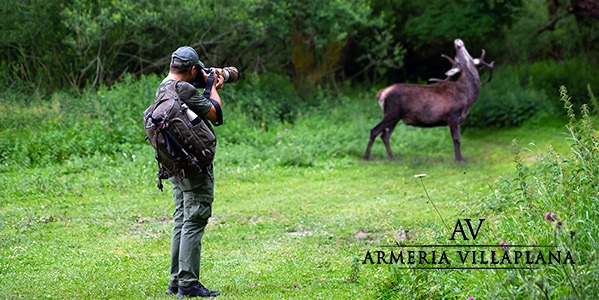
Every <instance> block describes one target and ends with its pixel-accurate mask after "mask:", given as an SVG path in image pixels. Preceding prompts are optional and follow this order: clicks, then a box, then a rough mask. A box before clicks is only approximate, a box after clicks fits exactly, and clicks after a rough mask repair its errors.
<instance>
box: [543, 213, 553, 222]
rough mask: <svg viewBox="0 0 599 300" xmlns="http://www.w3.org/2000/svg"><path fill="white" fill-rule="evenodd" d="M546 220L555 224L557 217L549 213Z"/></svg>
mask: <svg viewBox="0 0 599 300" xmlns="http://www.w3.org/2000/svg"><path fill="white" fill-rule="evenodd" d="M545 220H547V221H549V222H553V221H555V215H554V214H553V213H552V212H548V213H546V214H545Z"/></svg>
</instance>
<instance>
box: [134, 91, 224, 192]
mask: <svg viewBox="0 0 599 300" xmlns="http://www.w3.org/2000/svg"><path fill="white" fill-rule="evenodd" d="M177 83H178V81H177V80H173V83H172V84H170V85H169V86H168V87H167V88H166V91H165V93H164V94H162V96H160V97H158V96H157V98H156V100H155V102H154V103H153V104H152V105H150V106H149V107H148V108H147V109H146V110H145V111H144V124H145V129H146V139H147V140H149V141H150V144H152V147H154V149H155V150H156V160H157V161H158V174H157V176H158V185H157V186H158V188H159V189H160V190H162V179H167V178H169V177H171V176H174V175H177V174H179V173H180V172H181V171H185V170H195V171H198V172H205V171H206V167H207V166H208V165H210V164H211V163H212V161H213V160H214V155H215V153H216V136H215V134H214V132H213V131H212V127H211V126H210V124H208V122H207V121H206V120H204V119H203V118H201V117H198V116H197V115H196V114H195V113H194V112H192V111H191V110H190V109H189V108H188V107H187V106H186V105H185V103H183V102H182V101H181V100H180V99H179V94H178V93H177Z"/></svg>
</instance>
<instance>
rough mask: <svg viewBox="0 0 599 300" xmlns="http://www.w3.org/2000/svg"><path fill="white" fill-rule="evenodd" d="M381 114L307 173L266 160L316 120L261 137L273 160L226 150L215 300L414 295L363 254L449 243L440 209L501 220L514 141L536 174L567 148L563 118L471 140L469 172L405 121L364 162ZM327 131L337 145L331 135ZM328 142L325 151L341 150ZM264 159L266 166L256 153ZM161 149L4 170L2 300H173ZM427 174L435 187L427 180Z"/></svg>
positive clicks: (208, 252)
mask: <svg viewBox="0 0 599 300" xmlns="http://www.w3.org/2000/svg"><path fill="white" fill-rule="evenodd" d="M376 118H377V117H376V116H373V117H371V118H370V119H367V120H364V119H361V120H358V124H357V125H355V126H356V127H357V128H360V130H362V131H361V132H359V133H356V134H355V138H354V139H352V140H350V141H348V145H349V146H347V150H341V152H343V151H345V152H344V153H343V155H338V154H339V153H337V155H335V156H332V157H328V158H326V157H325V158H323V157H319V158H316V159H313V160H310V162H309V164H308V165H307V166H305V165H302V164H295V165H293V164H291V165H288V164H285V163H283V164H276V163H267V162H266V160H273V159H274V160H276V159H277V158H276V156H280V157H283V158H285V157H289V156H290V155H291V156H293V155H295V153H293V152H294V151H295V150H297V149H298V147H297V145H296V146H293V143H294V142H296V143H298V142H301V141H302V139H296V140H294V138H293V134H294V132H298V131H306V130H310V126H311V125H310V124H308V122H297V123H296V124H294V125H286V126H281V128H278V130H277V129H274V130H270V131H268V132H265V133H264V135H265V137H264V139H271V138H272V139H273V141H272V143H271V144H270V145H268V146H266V147H269V148H268V149H260V148H258V147H255V146H253V145H243V144H228V143H226V142H225V143H222V144H221V145H219V154H218V159H217V161H216V163H215V165H216V178H217V182H216V195H215V196H216V200H215V202H214V207H213V217H212V219H211V222H210V224H209V226H208V229H207V234H206V235H205V237H204V240H203V242H204V247H203V256H202V268H201V271H202V274H201V280H202V281H203V283H204V284H205V285H206V286H208V287H209V288H211V289H215V290H218V291H220V292H221V293H222V296H221V297H219V299H380V298H385V299H386V298H395V297H399V298H404V297H403V296H401V295H399V296H397V295H395V296H393V295H392V294H389V290H393V289H394V287H391V288H390V287H389V285H393V284H394V283H393V281H392V280H390V277H391V274H392V272H393V271H392V268H391V267H389V266H387V265H369V264H362V263H361V262H362V261H363V260H364V256H365V254H366V252H367V251H369V250H375V249H380V247H381V246H383V245H388V244H390V243H394V242H397V241H409V242H414V243H426V242H428V241H431V240H447V239H448V237H449V232H448V231H446V230H444V226H443V223H442V221H441V219H440V217H439V214H438V213H437V212H436V211H435V210H434V207H433V206H432V204H433V203H434V204H435V205H436V208H438V210H439V213H440V215H441V216H442V217H443V219H444V220H445V221H447V222H448V223H450V224H452V225H453V224H455V221H456V220H457V219H458V218H472V219H478V218H486V219H487V220H488V221H490V222H493V221H497V220H498V216H496V215H485V214H484V213H485V212H483V211H482V210H481V209H480V207H481V202H482V200H481V198H479V195H482V194H488V193H489V191H490V190H492V189H493V188H494V186H495V184H496V183H497V182H498V181H500V180H501V179H502V178H503V177H504V176H507V177H509V176H514V175H515V174H516V169H515V168H514V162H513V160H514V154H513V153H514V149H513V148H514V147H513V146H512V140H513V139H517V140H518V141H519V143H520V145H522V146H524V147H529V148H531V149H533V150H534V151H532V152H526V151H524V155H525V161H526V164H533V163H535V153H538V152H543V151H546V150H547V147H548V145H550V144H551V145H553V146H554V147H555V148H556V149H558V151H560V150H565V149H567V141H566V139H565V138H566V134H565V129H564V127H563V124H559V122H550V123H543V124H542V125H539V124H536V125H534V124H533V125H529V126H525V127H521V128H516V129H496V130H485V131H481V130H469V131H466V132H465V134H464V136H463V140H462V145H463V149H462V151H463V154H464V156H465V158H466V162H465V163H461V164H458V163H455V162H454V161H453V153H452V151H451V149H452V147H451V140H450V136H449V132H448V131H449V130H448V129H447V128H436V129H428V130H427V129H418V128H411V127H406V126H403V125H400V127H398V129H397V130H396V132H395V133H394V136H393V138H392V147H393V149H394V151H395V152H396V154H397V156H398V157H397V159H396V160H393V161H389V160H388V159H387V158H386V157H385V156H386V154H385V151H384V148H383V146H382V142H381V141H380V140H378V141H377V142H376V144H375V147H374V148H373V160H372V161H364V160H362V159H361V157H360V155H361V151H363V147H365V145H366V137H367V132H368V128H369V127H370V126H372V125H374V124H375V122H376ZM370 123H372V124H370ZM323 131H324V132H323V133H322V134H324V135H325V136H326V135H327V134H334V132H335V128H326V129H323ZM275 135H279V136H278V137H276V136H275ZM319 141H320V142H322V145H321V146H322V147H336V148H339V149H343V148H344V145H333V144H331V145H329V144H327V139H326V138H323V139H320V140H319ZM334 142H338V141H335V140H334ZM530 143H533V144H530ZM294 149H295V150H294ZM264 152H267V153H268V157H269V158H268V159H264V158H261V157H262V156H261V153H264ZM290 152H291V153H290ZM152 154H153V153H152V150H151V148H150V147H149V146H147V145H143V146H141V145H140V146H139V147H132V148H131V150H130V151H129V152H124V153H123V154H122V155H117V156H105V155H98V156H92V157H91V158H85V159H83V158H71V159H69V160H67V161H65V162H64V163H62V164H59V165H50V166H47V167H44V166H40V167H34V168H26V169H20V170H18V171H14V172H4V173H0V187H1V189H0V197H1V198H2V201H1V202H0V216H1V218H0V235H1V240H0V298H3V299H4V298H7V299H14V298H25V299H40V298H50V299H72V298H81V299H86V298H105V299H144V298H156V299H161V298H162V299H169V297H168V296H166V295H164V294H163V292H164V290H165V289H166V287H167V284H168V261H169V253H170V252H169V251H170V249H169V247H170V231H171V214H172V211H173V204H172V200H171V197H172V194H171V193H170V191H168V188H170V184H167V189H166V191H165V192H160V191H158V190H157V189H156V188H155V180H154V174H155V163H154V161H153V157H152ZM240 156H243V157H244V158H243V159H240V158H239V157H240ZM256 158H261V159H256ZM235 161H241V163H239V164H235V163H234V162H235ZM298 165H299V166H298ZM417 174H427V176H426V177H423V178H421V179H417V178H415V177H414V175H417ZM423 184H424V187H425V188H426V190H425V189H424V188H423ZM426 192H428V194H429V195H430V199H432V200H433V201H434V202H433V203H430V201H429V198H428V197H427V195H426ZM487 213H488V212H487ZM452 225H450V226H452ZM481 235H483V236H484V235H488V233H485V232H483V233H481ZM417 272H420V274H416V273H413V274H412V275H414V276H416V277H415V279H414V280H413V285H415V286H417V285H418V282H419V279H418V278H417V277H418V276H430V277H431V278H433V277H435V276H438V275H439V274H441V273H445V274H444V275H441V276H448V275H447V273H449V274H450V275H449V276H450V277H452V278H461V277H466V278H480V277H484V276H488V275H490V276H491V277H495V276H501V275H498V274H497V272H495V271H488V272H486V273H485V272H484V271H417ZM451 272H453V274H455V275H456V276H453V275H451ZM498 272H502V271H498ZM504 272H505V271H504ZM407 280H409V279H407ZM477 280H480V279H470V280H469V281H466V282H464V283H463V284H462V283H459V282H454V283H452V285H453V286H452V287H451V290H449V291H448V290H447V289H448V287H435V286H434V285H431V286H429V287H426V288H424V289H425V290H429V294H425V296H426V295H428V296H431V297H435V295H449V296H450V298H457V299H466V298H468V297H469V296H473V295H472V293H475V292H477V291H481V290H482V291H484V288H483V287H477V286H473V284H472V283H473V282H477ZM427 282H430V280H428V281H427ZM395 288H397V289H401V288H402V286H401V285H399V284H398V286H396V287H395ZM487 288H488V287H487ZM421 289H422V287H421ZM436 289H442V290H443V291H442V293H440V294H437V292H440V291H438V290H436ZM414 296H416V295H414ZM425 296H422V295H420V296H419V297H425ZM474 296H476V295H474ZM478 296H479V298H480V299H483V298H485V297H484V296H483V295H478Z"/></svg>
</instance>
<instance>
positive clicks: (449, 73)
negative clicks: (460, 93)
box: [428, 54, 461, 82]
mask: <svg viewBox="0 0 599 300" xmlns="http://www.w3.org/2000/svg"><path fill="white" fill-rule="evenodd" d="M441 56H442V57H445V58H446V59H447V60H449V62H450V63H451V66H452V68H451V69H449V70H448V71H447V72H445V75H447V78H445V79H438V78H429V80H428V81H432V82H437V81H447V80H449V78H451V76H453V75H455V74H457V73H459V72H460V71H461V70H460V65H458V63H457V62H456V61H455V60H453V59H452V58H451V57H449V56H447V55H445V54H441Z"/></svg>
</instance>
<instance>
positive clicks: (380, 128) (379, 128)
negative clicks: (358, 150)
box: [364, 119, 386, 159]
mask: <svg viewBox="0 0 599 300" xmlns="http://www.w3.org/2000/svg"><path fill="white" fill-rule="evenodd" d="M384 121H385V120H384V119H383V121H381V122H380V123H378V124H376V125H375V126H374V127H372V129H370V140H368V146H366V152H364V159H369V158H370V148H372V144H373V143H374V139H376V137H377V136H378V135H379V134H381V132H384V131H385V128H386V127H385V126H384V124H383V122H384Z"/></svg>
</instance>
